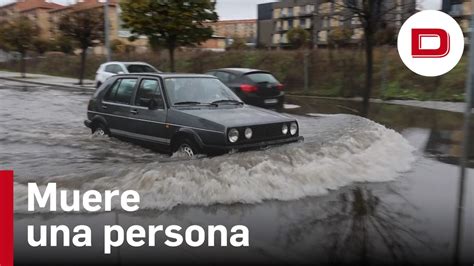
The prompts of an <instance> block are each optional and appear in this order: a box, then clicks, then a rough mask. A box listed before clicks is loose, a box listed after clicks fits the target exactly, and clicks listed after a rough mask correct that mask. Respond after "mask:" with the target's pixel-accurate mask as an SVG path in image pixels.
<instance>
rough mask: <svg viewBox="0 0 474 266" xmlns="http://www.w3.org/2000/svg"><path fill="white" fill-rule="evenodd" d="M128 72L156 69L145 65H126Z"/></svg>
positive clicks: (147, 71) (154, 71) (146, 71)
mask: <svg viewBox="0 0 474 266" xmlns="http://www.w3.org/2000/svg"><path fill="white" fill-rule="evenodd" d="M127 70H128V73H156V69H154V68H152V67H150V66H147V65H127Z"/></svg>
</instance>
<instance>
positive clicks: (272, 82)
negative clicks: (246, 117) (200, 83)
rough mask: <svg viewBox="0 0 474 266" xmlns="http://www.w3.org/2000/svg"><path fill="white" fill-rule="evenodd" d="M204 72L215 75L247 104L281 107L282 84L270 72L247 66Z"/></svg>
mask: <svg viewBox="0 0 474 266" xmlns="http://www.w3.org/2000/svg"><path fill="white" fill-rule="evenodd" d="M206 74H208V75H213V76H216V77H217V78H218V79H219V80H220V81H222V82H223V83H224V84H225V85H226V86H227V87H229V88H231V89H232V90H233V91H234V92H235V93H236V94H237V95H238V96H239V97H240V99H242V101H244V102H245V103H247V104H250V105H255V106H260V107H267V108H277V109H280V108H282V107H283V103H284V101H285V92H284V91H283V88H284V86H283V84H281V83H280V82H279V81H278V80H277V79H276V78H275V77H274V76H273V75H272V74H271V73H270V72H267V71H263V70H257V69H248V68H221V69H215V70H211V71H208V72H207V73H206Z"/></svg>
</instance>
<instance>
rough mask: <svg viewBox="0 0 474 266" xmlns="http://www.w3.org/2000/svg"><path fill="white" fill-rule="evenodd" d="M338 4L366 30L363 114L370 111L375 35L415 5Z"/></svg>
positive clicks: (352, 0)
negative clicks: (386, 24) (382, 27)
mask: <svg viewBox="0 0 474 266" xmlns="http://www.w3.org/2000/svg"><path fill="white" fill-rule="evenodd" d="M334 3H335V5H336V6H339V7H340V8H343V9H347V10H348V11H349V12H350V13H351V14H352V15H353V17H356V18H358V19H359V20H360V22H361V24H362V28H363V30H364V42H365V58H366V69H365V90H364V94H363V97H364V102H363V115H367V114H368V111H369V104H370V96H371V93H372V87H373V52H374V46H375V44H376V43H375V35H376V33H377V31H378V30H379V29H380V27H381V25H384V23H390V22H392V23H394V22H396V21H400V20H401V19H403V16H402V12H404V10H407V9H406V7H410V6H413V9H414V7H415V6H414V4H413V3H415V1H414V0H413V1H411V0H388V1H387V0H336V1H334Z"/></svg>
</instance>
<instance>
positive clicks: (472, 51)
mask: <svg viewBox="0 0 474 266" xmlns="http://www.w3.org/2000/svg"><path fill="white" fill-rule="evenodd" d="M471 5H474V0H471ZM471 12H472V11H471ZM469 35H470V37H469V67H468V76H467V81H466V110H465V112H464V128H463V135H464V136H463V142H462V157H461V167H460V168H461V170H460V178H459V188H458V212H457V225H456V244H455V247H454V264H455V265H460V263H461V250H462V244H461V243H462V237H463V219H464V200H465V189H466V188H465V187H466V171H467V170H466V168H467V163H468V158H469V146H470V144H469V142H470V139H469V137H470V134H469V131H470V126H471V112H472V104H473V99H472V98H473V90H474V12H472V14H471V21H470V25H469Z"/></svg>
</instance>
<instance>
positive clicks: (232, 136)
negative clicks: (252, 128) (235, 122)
mask: <svg viewBox="0 0 474 266" xmlns="http://www.w3.org/2000/svg"><path fill="white" fill-rule="evenodd" d="M227 137H228V138H229V141H230V142H231V143H236V142H237V141H238V140H239V131H238V130H237V129H235V128H233V129H231V130H229V133H228V135H227Z"/></svg>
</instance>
